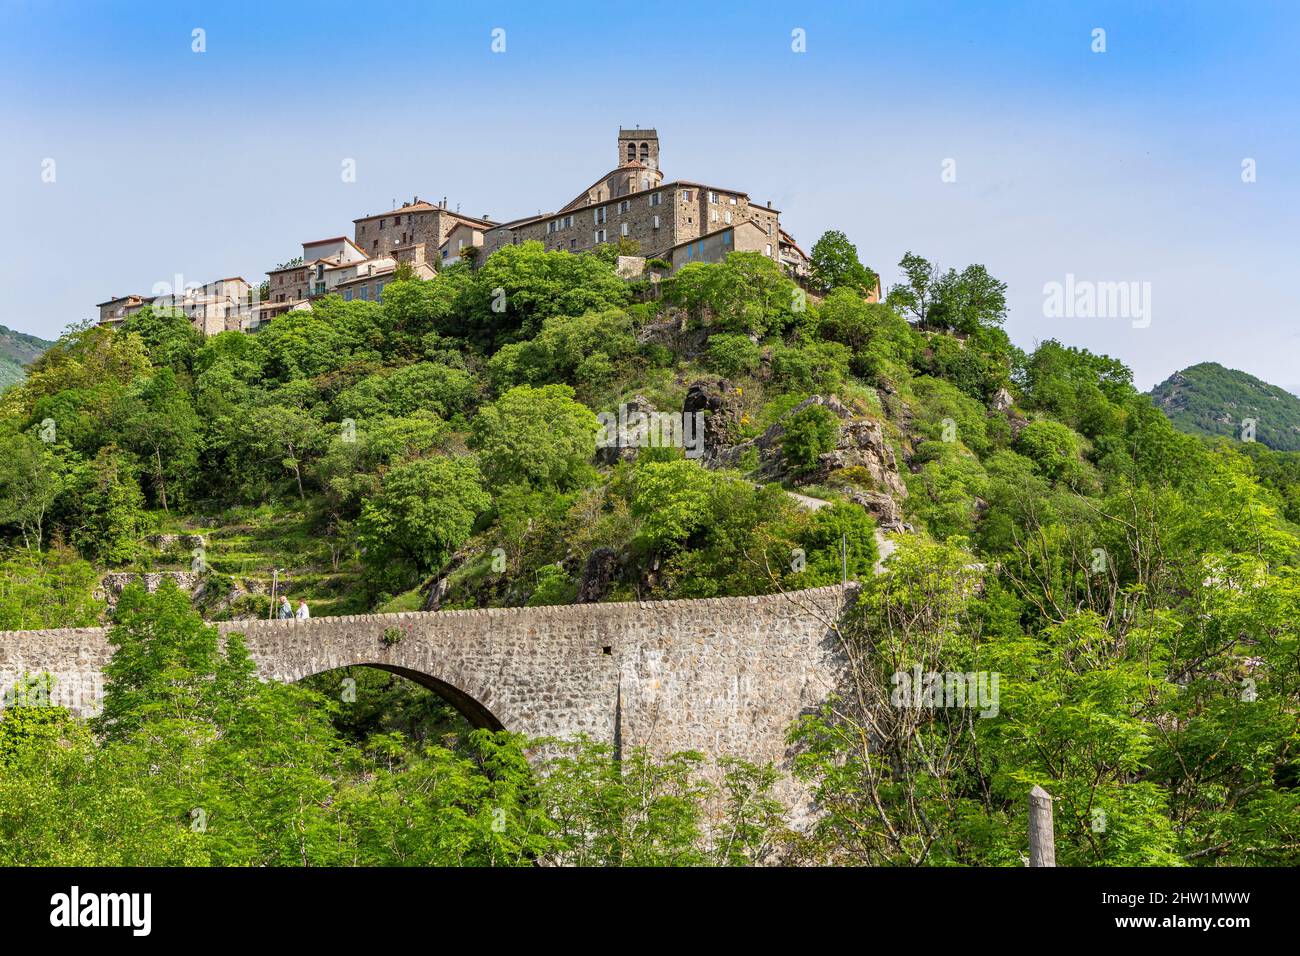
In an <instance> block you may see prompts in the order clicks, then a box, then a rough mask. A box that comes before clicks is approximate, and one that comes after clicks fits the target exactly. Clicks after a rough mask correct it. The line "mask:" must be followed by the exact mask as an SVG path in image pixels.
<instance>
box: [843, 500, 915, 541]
mask: <svg viewBox="0 0 1300 956" xmlns="http://www.w3.org/2000/svg"><path fill="white" fill-rule="evenodd" d="M849 500H850V501H852V502H853V503H854V504H856V505H860V506H861V507H862V508H863V509H864V510H866V511H867V512H869V513H870V514H871V516H872V517H873V518H875V519H876V525H877V526H879V527H880V528H881V529H882V530H885V531H902V530H910V529H908V526H906V525H904V524H903V511H902V509H901V508H899V507H898V502H897V501H895V500H894V499H893V498H891V497H890V496H889V495H886V494H882V493H881V492H878V491H851V492H849Z"/></svg>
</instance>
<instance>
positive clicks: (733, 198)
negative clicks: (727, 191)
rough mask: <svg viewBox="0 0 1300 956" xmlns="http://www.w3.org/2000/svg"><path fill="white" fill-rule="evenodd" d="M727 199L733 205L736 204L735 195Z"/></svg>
mask: <svg viewBox="0 0 1300 956" xmlns="http://www.w3.org/2000/svg"><path fill="white" fill-rule="evenodd" d="M728 201H729V202H730V203H731V204H732V205H733V206H734V205H735V204H736V197H735V196H732V197H731V199H730V200H728Z"/></svg>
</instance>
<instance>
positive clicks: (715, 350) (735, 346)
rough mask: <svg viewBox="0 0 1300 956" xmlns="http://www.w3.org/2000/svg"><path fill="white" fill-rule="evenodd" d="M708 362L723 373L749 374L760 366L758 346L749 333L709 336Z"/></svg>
mask: <svg viewBox="0 0 1300 956" xmlns="http://www.w3.org/2000/svg"><path fill="white" fill-rule="evenodd" d="M707 362H708V366H709V368H711V369H713V370H714V371H715V372H718V373H719V374H721V375H727V376H735V375H742V374H747V373H749V372H752V371H754V369H756V368H758V362H759V350H758V346H757V345H755V344H754V343H753V342H752V341H750V339H749V336H747V335H734V334H733V335H714V336H711V337H710V338H709V347H708V357H707Z"/></svg>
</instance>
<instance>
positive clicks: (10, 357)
mask: <svg viewBox="0 0 1300 956" xmlns="http://www.w3.org/2000/svg"><path fill="white" fill-rule="evenodd" d="M53 344H54V343H53V342H47V341H46V340H45V339H42V338H38V337H37V336H35V335H28V334H27V333H25V332H15V331H14V330H13V329H10V328H6V327H5V326H3V325H0V391H4V390H5V389H6V388H8V387H9V386H10V385H12V384H13V383H14V382H21V381H22V380H23V376H24V375H25V374H26V372H25V371H24V368H23V367H24V366H25V365H27V363H29V362H32V361H35V360H36V359H37V358H38V357H40V355H41V353H43V352H44V351H45V350H46V349H48V348H49V347H50V346H51V345H53Z"/></svg>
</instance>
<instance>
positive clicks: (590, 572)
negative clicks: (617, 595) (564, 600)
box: [573, 548, 622, 604]
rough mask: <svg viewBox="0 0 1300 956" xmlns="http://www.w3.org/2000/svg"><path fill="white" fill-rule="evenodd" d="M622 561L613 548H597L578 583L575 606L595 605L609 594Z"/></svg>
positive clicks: (587, 562)
mask: <svg viewBox="0 0 1300 956" xmlns="http://www.w3.org/2000/svg"><path fill="white" fill-rule="evenodd" d="M621 564H622V559H621V558H620V556H619V553H618V552H617V551H615V550H614V549H613V548H597V549H596V550H594V551H592V552H591V554H590V555H588V556H587V560H586V562H585V563H584V564H583V566H582V577H581V578H580V579H579V581H578V596H577V598H575V599H574V602H573V603H574V604H595V603H596V602H597V601H601V600H604V598H605V596H606V595H607V594H609V589H610V586H611V585H612V584H613V583H614V579H615V578H616V577H617V576H618V571H619V566H620V565H621Z"/></svg>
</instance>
